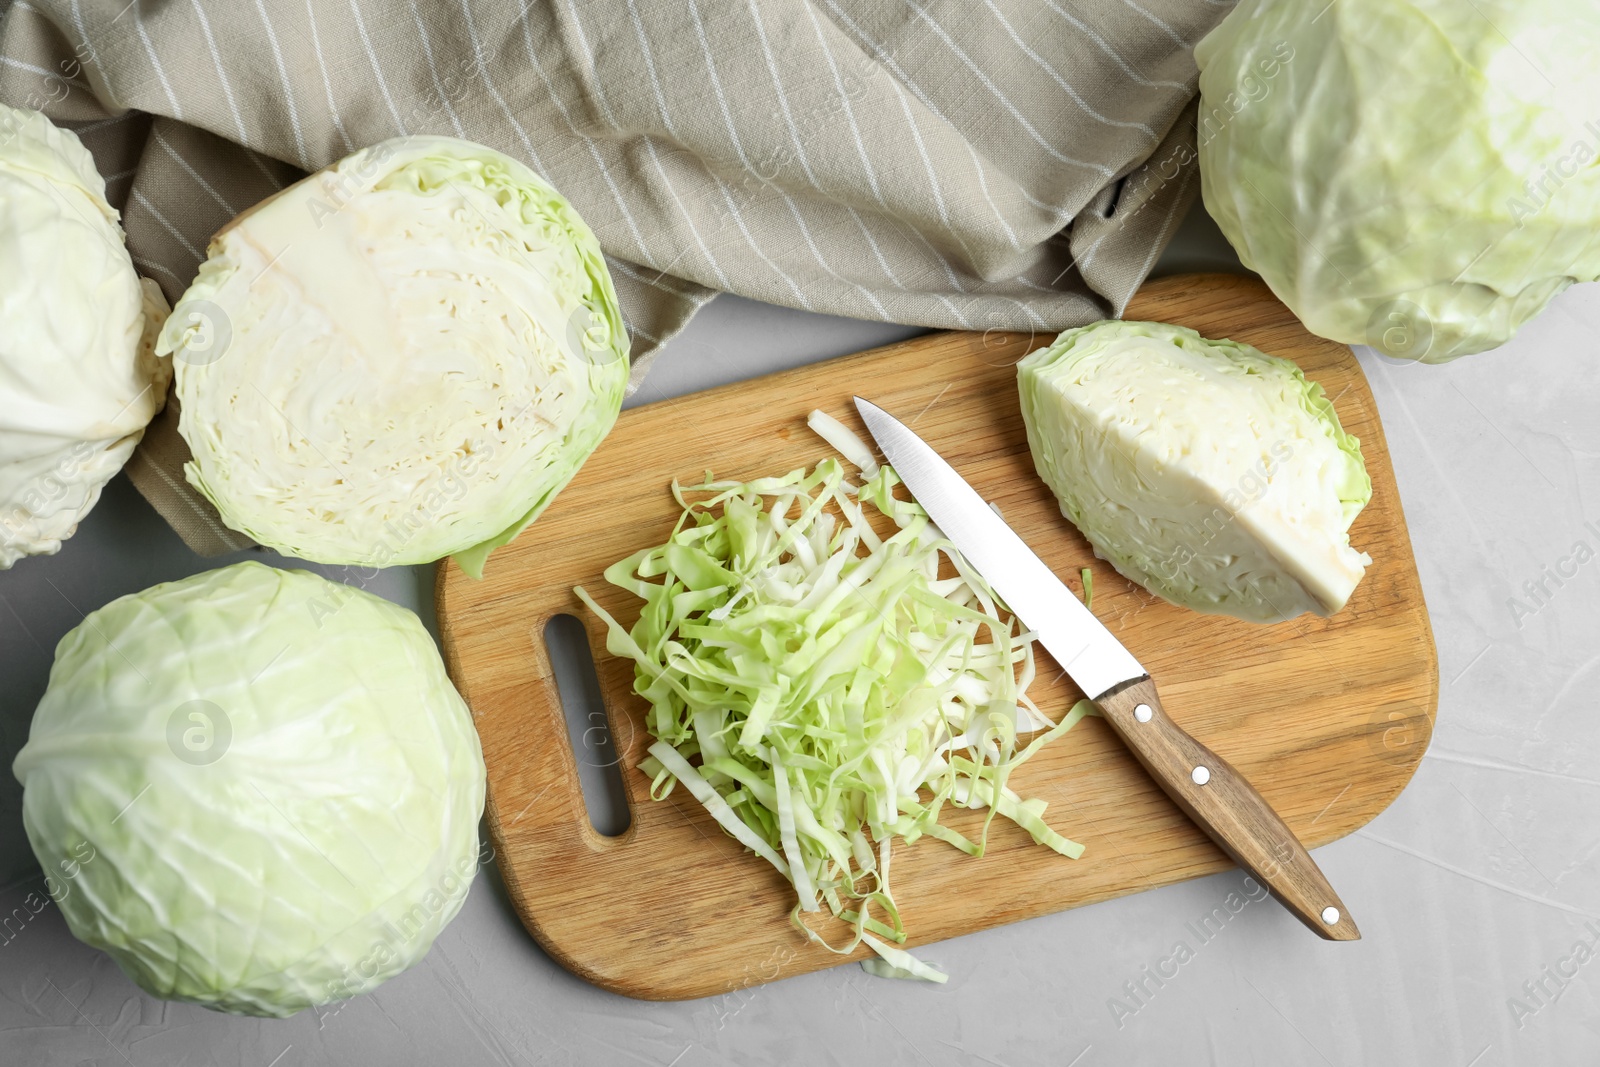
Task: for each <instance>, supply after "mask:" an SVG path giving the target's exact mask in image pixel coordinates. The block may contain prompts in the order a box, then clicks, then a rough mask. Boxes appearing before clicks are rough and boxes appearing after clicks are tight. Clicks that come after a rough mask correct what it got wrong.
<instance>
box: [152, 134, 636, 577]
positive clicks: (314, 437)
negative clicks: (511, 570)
mask: <svg viewBox="0 0 1600 1067" xmlns="http://www.w3.org/2000/svg"><path fill="white" fill-rule="evenodd" d="M160 351H162V352H170V353H172V354H173V355H174V357H175V359H176V376H177V390H176V394H177V396H178V399H179V400H180V402H181V404H182V416H181V419H180V422H179V429H180V431H181V432H182V434H183V437H184V439H185V440H186V441H187V442H188V443H189V448H190V450H191V451H192V452H193V455H194V458H193V460H192V462H190V463H189V464H188V465H187V466H186V467H185V474H186V476H187V477H188V479H189V481H190V482H191V483H192V484H193V485H194V486H195V487H196V488H197V489H199V490H200V491H201V492H202V493H204V494H205V495H206V497H207V498H208V499H209V500H211V502H212V503H213V504H215V505H216V506H217V510H218V511H219V512H221V514H222V518H223V520H224V521H225V522H226V523H227V524H228V525H229V526H231V527H233V528H234V529H237V530H241V531H243V532H244V533H247V534H249V535H250V536H251V537H254V538H255V539H256V540H257V541H260V542H261V543H262V544H264V545H268V546H270V547H272V548H275V549H278V550H279V551H282V552H285V553H288V554H290V555H295V556H299V557H301V558H304V559H310V560H316V561H318V562H322V563H342V564H363V565H372V566H389V565H393V564H407V563H426V562H429V561H432V560H435V559H438V558H440V557H441V556H445V555H455V556H456V558H457V560H458V561H459V562H460V563H461V565H462V567H463V568H464V569H465V570H466V571H467V572H468V573H469V574H473V575H477V574H479V573H481V570H482V567H483V562H484V560H485V559H486V558H487V556H488V554H489V552H490V551H491V550H492V549H494V548H496V547H498V546H500V545H503V544H505V543H506V542H508V541H510V540H511V539H512V538H513V537H515V536H516V535H517V534H518V533H519V532H520V531H521V530H522V529H523V528H524V527H526V526H527V525H528V524H529V523H530V522H532V521H533V520H534V519H535V518H536V517H537V516H538V515H539V513H540V512H541V511H542V510H543V509H544V508H545V506H546V505H548V504H549V503H550V501H551V499H552V498H553V497H554V496H555V494H556V493H557V491H559V490H560V489H561V487H562V486H563V485H565V484H566V483H567V481H568V480H569V479H570V478H571V477H572V475H573V474H574V473H575V472H576V471H577V469H578V467H579V465H580V464H582V463H583V461H584V460H585V459H586V458H587V457H588V455H589V453H590V452H592V451H593V450H594V448H595V446H596V445H598V444H599V442H600V439H601V438H602V437H604V436H605V434H606V432H607V431H608V430H609V429H610V428H611V425H612V423H613V422H614V421H615V419H616V416H617V412H618V410H619V409H620V408H621V405H622V393H623V388H624V386H625V385H626V383H627V378H628V360H627V351H628V341H627V334H626V332H625V329H624V326H623V322H622V317H621V314H620V312H619V311H618V308H617V300H616V294H615V292H614V290H613V288H612V285H611V278H610V275H609V274H608V273H607V270H606V266H605V261H604V258H603V257H602V255H601V252H600V247H599V244H598V243H597V242H596V240H595V237H594V234H593V233H591V232H590V230H589V228H588V227H587V226H586V225H584V223H583V221H582V220H581V219H580V218H579V217H578V215H577V213H576V212H575V211H574V210H573V209H572V207H571V205H569V204H568V203H567V201H566V200H565V199H563V198H562V196H561V195H560V194H559V193H557V192H556V191H555V189H553V188H552V187H551V186H550V185H549V184H548V183H546V182H545V181H544V180H543V179H542V178H540V177H539V176H538V175H537V174H535V173H534V172H533V171H531V170H529V169H528V168H527V167H525V166H523V165H522V164H521V163H518V162H517V161H516V160H513V159H511V158H509V157H507V156H504V155H502V154H500V153H499V152H496V151H493V150H492V149H489V148H484V147H483V146H481V145H476V144H472V143H470V142H467V141H459V140H455V139H452V138H447V137H408V138H401V139H397V140H393V141H386V142H384V143H382V144H379V145H375V146H373V147H371V148H367V149H364V150H362V151H360V152H357V153H356V154H355V155H353V156H350V157H349V158H347V159H344V160H342V161H341V162H339V163H338V164H336V165H334V166H333V167H330V168H328V169H327V170H325V171H322V172H320V173H317V174H313V175H312V176H310V177H309V178H306V179H305V180H304V181H302V182H300V183H299V184H297V185H294V186H292V187H291V188H289V189H287V190H284V191H283V192H281V193H279V194H278V195H277V196H275V197H273V198H272V199H271V200H268V201H267V202H265V203H264V204H261V205H259V206H257V207H256V208H254V209H252V210H251V211H248V212H246V213H245V214H244V215H241V216H240V217H239V218H238V219H236V220H234V222H232V223H231V224H230V225H229V226H228V227H227V228H225V229H224V230H223V231H222V232H221V233H220V234H218V235H217V237H216V238H215V239H214V240H213V242H212V244H211V249H210V256H209V258H208V259H207V260H206V262H205V263H204V264H202V266H201V268H200V274H199V277H198V278H197V279H196V280H195V282H194V284H193V285H192V286H191V287H190V288H189V291H188V292H187V293H185V294H184V297H183V299H182V300H180V301H179V303H178V306H177V307H176V308H175V309H174V311H173V314H172V317H171V318H170V319H169V320H168V322H167V325H166V328H165V329H164V330H163V332H162V335H161V345H160Z"/></svg>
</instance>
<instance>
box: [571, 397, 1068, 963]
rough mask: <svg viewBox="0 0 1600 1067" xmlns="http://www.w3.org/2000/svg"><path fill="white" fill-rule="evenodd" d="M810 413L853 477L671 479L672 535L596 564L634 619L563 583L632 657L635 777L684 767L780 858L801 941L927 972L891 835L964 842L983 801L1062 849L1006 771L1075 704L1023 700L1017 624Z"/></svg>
mask: <svg viewBox="0 0 1600 1067" xmlns="http://www.w3.org/2000/svg"><path fill="white" fill-rule="evenodd" d="M812 425H813V427H814V428H817V429H819V432H821V431H822V430H823V429H824V428H826V429H827V430H829V431H832V432H829V433H826V434H824V436H825V437H826V438H827V439H828V440H829V441H830V443H833V444H834V445H835V447H837V448H840V451H842V452H845V454H846V455H847V456H848V457H849V458H851V459H852V460H854V461H857V462H858V465H859V460H865V461H866V465H867V467H868V470H867V476H866V477H865V478H864V480H863V481H862V482H861V484H859V485H857V484H855V483H854V482H852V481H851V480H849V479H847V478H846V476H845V473H844V470H843V468H842V467H841V465H840V464H839V462H838V461H837V460H834V459H831V458H830V459H827V460H824V461H823V462H822V463H820V464H818V465H817V466H816V468H815V469H813V470H810V471H806V470H803V469H802V470H795V471H793V472H791V473H789V474H787V475H785V476H783V477H778V478H761V479H757V480H755V481H752V482H748V483H739V482H726V481H722V482H719V481H713V480H712V479H711V476H710V475H709V474H708V475H707V476H706V480H705V481H704V483H703V484H701V485H698V486H693V487H690V488H688V489H685V487H683V486H681V485H679V484H678V483H677V482H674V483H673V486H672V491H673V495H674V497H675V498H676V499H677V501H678V503H679V504H680V505H681V506H682V508H683V514H682V515H681V516H680V518H679V520H678V523H677V525H676V527H675V528H674V529H673V532H672V535H671V537H669V538H668V539H667V541H666V543H665V544H662V545H658V546H656V547H654V548H649V549H645V550H644V551H641V552H637V553H635V554H634V555H632V556H629V557H628V558H627V559H624V560H621V561H620V562H618V563H616V564H613V565H612V566H611V567H609V568H607V569H606V572H605V577H606V580H607V581H608V582H610V583H612V584H613V585H616V586H618V587H620V588H622V589H625V590H627V591H629V592H631V593H633V594H634V595H636V596H638V597H639V598H640V599H641V600H642V601H643V602H644V603H643V606H642V607H641V609H640V614H639V619H638V621H637V622H636V623H634V625H633V627H632V628H631V629H628V628H625V627H623V626H622V625H621V624H620V623H618V622H617V620H616V619H615V618H613V617H612V616H611V615H610V614H609V613H608V612H607V611H606V610H605V609H603V608H602V607H601V606H600V605H599V604H597V603H596V602H595V601H594V599H593V598H592V597H591V596H590V595H589V594H588V593H587V592H586V591H585V590H583V589H582V588H579V589H577V590H576V593H577V595H578V596H579V597H580V598H581V599H582V600H583V602H584V603H585V604H586V605H588V607H589V608H590V610H592V611H594V612H595V614H596V615H598V616H599V617H600V618H602V619H603V620H605V622H606V625H607V627H608V635H607V638H606V648H607V649H608V650H609V651H610V652H611V653H612V654H613V655H617V656H624V657H627V658H629V659H632V660H633V661H634V663H635V672H636V677H635V683H634V687H635V691H636V692H638V693H639V695H640V696H642V697H644V698H645V699H646V700H647V701H648V702H649V704H650V711H649V714H648V719H647V725H648V728H649V730H650V733H651V734H652V735H653V736H654V737H655V738H656V741H655V743H654V744H652V745H651V746H650V749H649V753H650V754H649V756H648V757H646V758H645V759H644V760H643V761H642V763H641V764H640V769H641V770H643V771H644V772H645V773H646V774H648V775H650V776H651V778H652V784H651V796H652V797H654V798H655V799H657V800H660V799H663V798H665V797H666V796H667V795H668V794H669V793H671V791H672V790H673V788H674V787H675V785H676V784H677V783H678V782H682V783H683V785H684V786H685V787H686V788H687V789H688V790H689V791H690V793H692V794H693V795H694V797H695V799H696V800H698V801H700V803H701V804H702V805H703V806H704V807H705V809H706V811H707V812H708V813H709V814H710V815H711V817H712V818H714V819H715V820H716V821H717V822H718V823H719V824H720V825H721V826H722V827H723V828H724V829H725V830H726V831H727V832H728V833H729V834H731V835H732V836H733V837H734V838H735V839H737V840H738V841H739V842H740V843H741V844H743V845H744V846H745V847H746V848H748V849H750V850H751V851H752V852H755V853H756V854H757V855H759V856H761V857H762V858H763V859H765V860H766V861H767V862H768V863H770V864H772V865H773V867H775V868H776V869H777V870H778V871H779V872H780V873H782V874H783V875H784V877H785V878H787V879H788V880H789V881H790V883H791V884H792V885H793V886H794V890H795V905H794V908H793V910H792V911H791V913H790V918H791V920H792V921H793V922H794V924H795V926H796V927H797V928H798V929H799V930H800V932H801V933H802V934H803V935H804V936H805V937H806V938H807V939H808V940H809V941H813V942H816V943H818V944H820V945H822V946H824V947H825V948H827V949H829V950H830V951H833V952H837V953H841V954H844V953H849V952H852V951H854V950H855V949H856V948H857V947H858V946H859V945H861V944H865V945H867V946H868V947H870V948H871V949H872V950H873V951H874V952H876V953H877V955H878V957H879V959H880V960H881V962H879V961H874V964H875V966H874V967H873V968H871V970H872V973H874V974H883V975H892V976H895V977H915V978H921V979H925V980H929V981H935V982H942V981H944V980H945V975H944V974H942V973H941V972H939V971H938V970H936V969H935V968H933V967H930V966H928V965H927V964H925V963H923V962H921V961H919V960H917V959H915V958H914V957H913V956H911V955H910V954H909V953H907V952H905V951H904V950H903V949H901V948H897V947H896V946H898V945H902V944H904V943H905V940H906V932H905V927H904V924H903V923H902V921H901V918H900V914H899V910H898V908H897V907H896V906H895V902H894V897H893V894H892V893H891V891H890V887H889V860H890V844H891V842H892V841H894V840H895V839H900V840H903V841H905V842H907V843H909V842H912V841H915V840H916V839H917V838H919V837H922V836H923V835H927V836H929V837H935V838H938V839H939V840H941V841H944V842H947V843H949V844H951V845H953V846H955V847H956V848H958V849H960V850H961V851H963V852H965V853H967V854H969V855H972V856H981V855H982V854H983V851H984V845H985V841H986V840H987V837H988V830H989V824H990V822H991V821H992V820H993V818H994V816H995V815H997V814H998V815H1001V816H1003V817H1005V818H1007V819H1009V820H1011V821H1013V822H1015V823H1016V824H1017V825H1019V826H1021V827H1022V828H1023V829H1024V830H1026V831H1027V832H1028V833H1029V834H1030V835H1031V836H1032V837H1033V839H1034V840H1035V841H1036V842H1038V843H1039V844H1042V845H1045V846H1047V847H1049V848H1051V849H1054V850H1055V851H1057V852H1059V853H1061V854H1062V855H1064V856H1068V857H1071V858H1073V859H1076V858H1077V857H1078V856H1080V855H1081V854H1082V853H1083V846H1082V845H1080V844H1078V843H1076V842H1073V841H1069V840H1067V839H1066V838H1064V837H1062V836H1061V835H1060V834H1058V833H1056V832H1055V831H1054V830H1052V829H1051V828H1050V827H1049V826H1048V825H1046V824H1045V822H1044V819H1043V814H1044V809H1045V804H1044V802H1043V801H1040V800H1024V799H1023V798H1022V797H1021V796H1019V795H1018V794H1017V793H1016V792H1015V791H1014V790H1013V789H1011V788H1010V786H1009V785H1008V784H1007V782H1008V779H1009V777H1010V776H1011V774H1012V773H1013V772H1014V771H1015V770H1016V768H1017V767H1019V766H1021V765H1022V764H1023V763H1025V762H1026V761H1027V760H1028V759H1029V758H1030V757H1031V756H1033V754H1034V753H1035V752H1037V751H1038V750H1039V748H1040V747H1041V746H1043V745H1044V744H1046V743H1047V742H1049V741H1051V740H1053V739H1054V738H1056V737H1059V736H1060V735H1061V734H1063V733H1065V732H1066V731H1067V730H1069V729H1071V728H1072V727H1073V726H1074V725H1075V724H1076V723H1077V722H1078V721H1079V720H1080V719H1082V718H1083V716H1084V715H1085V714H1089V713H1091V712H1092V711H1093V710H1094V708H1093V705H1092V704H1090V703H1089V702H1088V701H1082V702H1080V703H1079V704H1078V705H1077V706H1076V707H1074V708H1073V709H1072V710H1071V711H1070V712H1068V713H1067V714H1066V715H1065V716H1064V717H1063V718H1062V719H1061V721H1060V722H1057V723H1054V724H1051V723H1050V722H1049V720H1048V719H1046V718H1045V717H1044V716H1043V715H1042V714H1041V713H1040V712H1039V709H1038V708H1037V707H1036V706H1035V705H1034V703H1033V701H1032V700H1030V699H1029V697H1028V695H1027V690H1028V686H1029V685H1030V683H1031V682H1032V681H1033V677H1034V656H1033V637H1032V635H1031V634H1029V633H1027V632H1024V631H1022V630H1021V627H1020V624H1019V623H1018V621H1017V620H1016V619H1014V618H1012V617H1011V616H1010V615H1009V613H1008V612H1006V611H1004V609H1003V606H1002V605H1001V604H1000V603H999V601H998V599H997V598H996V596H995V594H994V592H993V591H992V590H991V589H990V588H989V586H988V584H987V583H986V582H984V580H983V579H982V578H981V577H980V576H979V575H978V574H976V573H975V572H974V571H973V570H972V569H971V567H970V566H969V565H968V564H967V563H966V561H965V560H964V559H962V558H961V556H960V554H959V553H958V552H957V550H956V549H955V547H954V546H953V545H952V544H951V543H950V542H949V541H947V540H946V539H945V538H944V536H943V535H942V534H941V533H940V532H939V530H938V528H937V527H935V526H934V525H933V524H932V523H930V522H929V520H928V516H927V514H926V512H924V511H923V510H922V508H921V507H919V506H917V505H916V504H914V503H911V502H908V501H905V500H901V499H898V498H896V497H895V496H894V489H895V487H896V486H898V485H899V484H900V479H899V478H898V477H897V476H896V475H895V473H894V470H893V468H890V467H887V466H877V465H876V464H875V463H873V462H872V458H871V453H870V451H868V450H867V449H866V447H865V445H863V444H862V443H861V442H860V441H859V439H855V438H854V435H853V434H851V433H850V431H849V430H848V429H847V428H846V427H844V426H843V425H842V424H838V423H832V424H831V425H830V424H829V423H827V422H824V423H822V424H821V425H820V426H819V425H818V420H816V419H815V418H814V419H813V421H812ZM840 431H842V433H841V432H840ZM845 435H848V437H849V439H854V442H855V443H854V445H853V446H850V440H849V439H847V438H846V436H845ZM841 443H842V444H843V445H846V446H850V447H841ZM852 453H860V455H859V457H858V456H857V455H852ZM691 494H692V495H694V496H695V497H696V499H692V500H691V499H690V495H691ZM869 515H876V516H880V517H883V518H886V519H887V520H888V521H887V522H884V521H882V519H880V520H879V522H878V524H877V525H876V526H875V525H874V521H873V520H872V519H871V518H869ZM891 524H892V528H893V532H892V533H889V534H888V535H887V536H884V535H883V534H882V533H880V530H885V531H886V530H888V529H889V528H890V527H891ZM941 570H942V571H943V572H944V575H945V576H943V577H941ZM1041 730H1042V732H1038V733H1037V735H1036V736H1035V737H1033V738H1032V740H1031V741H1029V742H1028V743H1026V744H1023V743H1021V742H1020V741H1019V738H1018V735H1019V734H1022V733H1028V732H1034V731H1041ZM946 805H953V806H957V807H967V808H986V809H987V815H986V816H985V818H984V821H983V824H982V830H981V832H980V833H979V834H978V835H977V839H976V840H973V839H971V838H969V837H967V836H966V835H964V834H962V833H960V832H958V831H956V830H954V829H952V828H950V827H949V826H945V825H943V824H941V823H940V822H939V815H940V813H941V811H942V810H943V809H944V808H945V806H946ZM824 909H826V912H827V914H828V915H831V916H832V917H833V918H835V919H838V920H840V921H842V922H844V923H845V924H847V925H848V927H849V934H848V936H847V937H845V938H844V939H843V940H842V942H841V943H839V944H834V943H831V942H830V941H829V940H827V939H826V938H825V937H824V936H823V934H822V933H819V932H818V931H817V930H815V929H813V927H812V925H811V924H810V923H808V922H807V921H806V919H805V918H804V916H806V915H808V914H815V913H820V912H822V911H823V910H824ZM824 921H826V920H825V919H824Z"/></svg>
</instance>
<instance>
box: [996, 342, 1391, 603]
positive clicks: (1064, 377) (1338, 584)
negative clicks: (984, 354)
mask: <svg viewBox="0 0 1600 1067" xmlns="http://www.w3.org/2000/svg"><path fill="white" fill-rule="evenodd" d="M1017 384H1018V387H1019V389H1020V391H1021V394H1022V415H1023V419H1024V421H1025V422H1026V424H1027V429H1028V445H1029V447H1030V448H1031V449H1032V451H1033V461H1034V465H1035V466H1036V467H1037V468H1038V471H1039V476H1040V477H1042V478H1043V479H1044V480H1045V482H1046V483H1047V484H1048V485H1049V486H1050V488H1051V489H1052V490H1053V491H1054V492H1055V494H1056V497H1057V499H1059V500H1060V502H1061V511H1062V514H1064V515H1066V517H1067V518H1068V519H1071V520H1072V523H1073V525H1075V526H1077V527H1078V529H1079V530H1080V531H1082V533H1083V535H1084V537H1086V538H1087V539H1088V540H1089V543H1090V544H1091V545H1093V546H1094V551H1095V555H1097V556H1099V557H1100V558H1101V559H1104V560H1108V561H1109V562H1110V563H1111V565H1112V566H1114V567H1116V568H1117V570H1118V571H1119V572H1121V574H1122V575H1123V576H1124V577H1126V578H1128V579H1129V580H1130V581H1134V582H1137V583H1139V584H1140V585H1142V586H1144V587H1145V588H1146V589H1148V590H1150V591H1151V592H1153V593H1156V594H1157V595H1159V596H1161V597H1163V598H1165V599H1167V600H1169V601H1171V602H1172V603H1174V604H1179V605H1181V606H1184V607H1189V608H1193V609H1195V610H1196V611H1204V612H1211V613H1217V614H1227V615H1236V616H1238V617H1239V618H1242V619H1249V620H1251V621H1254V622H1277V621H1279V620H1282V619H1289V618H1293V617H1294V616H1296V615H1299V614H1301V613H1302V612H1307V611H1310V612H1315V613H1316V614H1318V615H1329V614H1332V613H1333V612H1335V611H1337V610H1338V609H1339V608H1341V607H1343V606H1344V603H1345V601H1346V600H1347V599H1349V596H1350V593H1351V591H1352V590H1353V589H1354V588H1355V587H1356V583H1357V582H1359V581H1360V580H1361V576H1362V574H1363V573H1364V572H1365V568H1366V566H1367V564H1369V563H1371V562H1372V561H1371V560H1370V559H1369V558H1368V557H1367V556H1366V554H1365V553H1362V552H1357V551H1356V550H1355V549H1353V548H1351V547H1350V540H1349V537H1348V535H1347V531H1348V530H1349V528H1350V524H1351V522H1353V521H1354V519H1355V517H1356V515H1357V513H1359V512H1360V511H1361V509H1362V508H1363V507H1364V506H1365V505H1366V503H1367V501H1368V500H1369V499H1370V498H1371V496H1372V482H1371V481H1370V480H1369V479H1368V477H1367V471H1366V467H1365V466H1364V465H1363V463H1362V461H1361V448H1360V442H1359V441H1358V440H1356V438H1354V437H1352V436H1350V435H1349V434H1347V433H1345V432H1344V430H1343V428H1342V427H1340V425H1339V418H1338V416H1337V415H1336V414H1335V413H1334V410H1333V405H1332V404H1331V403H1329V401H1328V400H1327V398H1326V397H1325V396H1324V395H1323V392H1322V387H1321V386H1320V385H1317V384H1316V383H1315V382H1309V381H1307V380H1306V378H1305V375H1304V374H1302V373H1301V371H1300V368H1299V367H1297V366H1295V365H1294V364H1293V363H1291V362H1289V361H1288V360H1285V359H1278V358H1276V357H1274V356H1269V355H1267V354H1265V353H1264V352H1260V351H1257V350H1256V349H1254V348H1251V347H1250V346H1249V345H1242V344H1238V343H1236V342H1234V341H1211V340H1207V339H1206V338H1204V337H1201V336H1200V335H1199V334H1198V333H1195V332H1194V331H1193V330H1189V329H1185V328H1184V327H1182V326H1169V325H1166V324H1163V323H1155V322H1121V321H1115V320H1112V321H1106V322H1098V323H1095V324H1093V325H1090V326H1084V327H1082V328H1080V329H1076V330H1068V331H1066V332H1065V333H1063V334H1062V335H1061V336H1060V337H1058V338H1057V339H1056V341H1055V343H1054V344H1052V345H1050V346H1048V347H1046V348H1041V349H1040V350H1038V351H1037V352H1034V353H1033V354H1032V355H1030V356H1028V357H1027V358H1026V359H1024V360H1023V361H1022V362H1021V363H1020V364H1018V368H1017Z"/></svg>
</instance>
